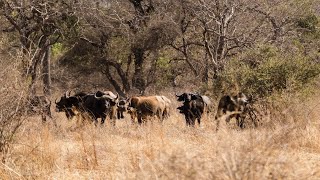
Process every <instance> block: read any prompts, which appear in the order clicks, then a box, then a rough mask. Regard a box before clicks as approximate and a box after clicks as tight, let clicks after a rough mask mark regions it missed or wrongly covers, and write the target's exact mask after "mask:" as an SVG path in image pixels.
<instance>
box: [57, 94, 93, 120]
mask: <svg viewBox="0 0 320 180" xmlns="http://www.w3.org/2000/svg"><path fill="white" fill-rule="evenodd" d="M87 95H88V93H85V92H79V93H76V94H75V95H73V96H70V91H67V92H65V93H64V95H63V96H62V97H61V98H60V100H59V101H58V102H57V99H56V100H55V104H56V112H65V114H66V117H67V118H68V119H72V118H73V117H74V116H75V115H76V114H75V112H74V107H78V106H79V104H80V103H82V100H83V98H84V97H85V96H87Z"/></svg>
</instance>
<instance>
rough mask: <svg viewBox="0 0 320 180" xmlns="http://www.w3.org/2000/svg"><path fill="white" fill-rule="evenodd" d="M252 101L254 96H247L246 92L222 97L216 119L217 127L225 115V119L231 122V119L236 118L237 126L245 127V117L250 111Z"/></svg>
mask: <svg viewBox="0 0 320 180" xmlns="http://www.w3.org/2000/svg"><path fill="white" fill-rule="evenodd" d="M251 101H252V97H251V96H250V97H248V96H246V95H245V94H244V93H241V92H240V93H238V94H237V95H235V96H230V95H225V96H223V97H221V99H220V101H219V104H218V109H217V114H216V116H215V119H216V121H217V128H218V127H219V122H220V119H221V117H223V116H225V120H226V122H227V123H229V121H230V119H232V118H236V121H237V126H239V127H240V128H244V119H245V117H246V113H247V112H248V105H249V103H250V102H251Z"/></svg>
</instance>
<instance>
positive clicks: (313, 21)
mask: <svg viewBox="0 0 320 180" xmlns="http://www.w3.org/2000/svg"><path fill="white" fill-rule="evenodd" d="M318 23H319V21H318V18H317V16H316V15H314V14H312V15H308V16H306V17H303V18H300V19H299V20H298V21H297V25H298V27H301V28H304V29H307V30H309V31H311V32H314V31H316V27H317V24H318Z"/></svg>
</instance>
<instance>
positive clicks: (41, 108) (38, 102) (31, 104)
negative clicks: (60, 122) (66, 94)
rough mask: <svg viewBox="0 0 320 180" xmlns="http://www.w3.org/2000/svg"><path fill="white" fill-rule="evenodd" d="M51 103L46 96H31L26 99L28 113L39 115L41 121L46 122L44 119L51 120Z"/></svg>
mask: <svg viewBox="0 0 320 180" xmlns="http://www.w3.org/2000/svg"><path fill="white" fill-rule="evenodd" d="M50 106H51V101H50V99H49V98H48V97H46V96H32V97H29V98H28V113H29V114H40V115H41V118H42V121H43V122H45V121H46V119H47V118H46V117H47V116H48V117H49V118H52V116H51V111H50Z"/></svg>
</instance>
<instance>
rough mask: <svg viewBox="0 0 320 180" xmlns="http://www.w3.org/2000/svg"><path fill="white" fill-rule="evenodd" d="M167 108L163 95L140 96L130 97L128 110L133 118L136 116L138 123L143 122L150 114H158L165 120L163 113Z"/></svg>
mask: <svg viewBox="0 0 320 180" xmlns="http://www.w3.org/2000/svg"><path fill="white" fill-rule="evenodd" d="M165 109H166V101H165V100H164V99H163V98H162V97H161V96H140V97H132V98H130V99H129V104H128V112H129V113H130V115H131V120H132V122H134V121H135V120H134V119H135V118H137V119H138V123H139V124H142V123H143V122H145V121H146V119H147V117H148V116H157V117H158V118H159V119H160V120H161V121H162V120H163V113H164V111H165Z"/></svg>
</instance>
